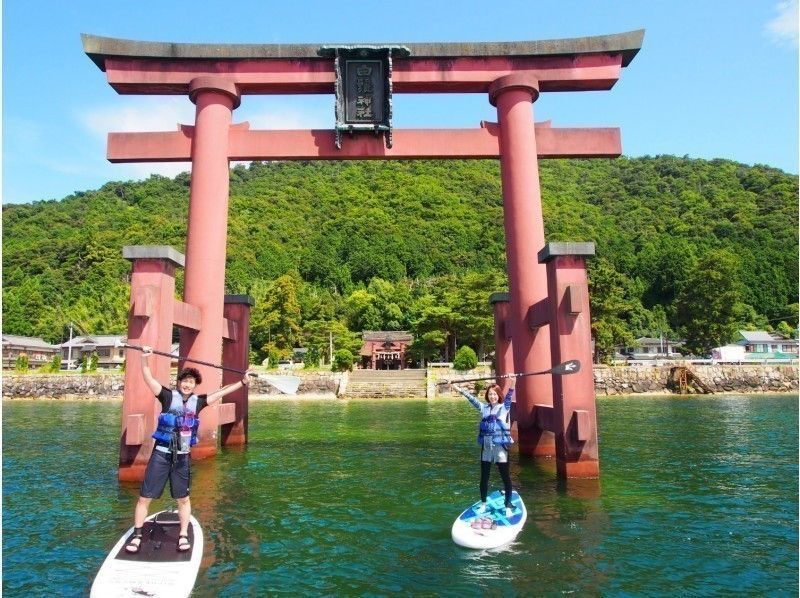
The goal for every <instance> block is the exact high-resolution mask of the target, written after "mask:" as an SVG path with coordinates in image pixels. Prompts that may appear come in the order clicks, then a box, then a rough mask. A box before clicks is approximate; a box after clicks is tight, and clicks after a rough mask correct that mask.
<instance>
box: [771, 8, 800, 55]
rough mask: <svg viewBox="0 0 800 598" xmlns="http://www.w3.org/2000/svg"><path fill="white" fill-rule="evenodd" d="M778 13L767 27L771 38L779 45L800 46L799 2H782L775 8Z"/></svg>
mask: <svg viewBox="0 0 800 598" xmlns="http://www.w3.org/2000/svg"><path fill="white" fill-rule="evenodd" d="M775 11H776V12H777V13H778V16H776V17H775V18H774V19H772V20H771V21H769V22H768V23H767V25H766V29H767V33H768V34H769V36H770V37H771V38H772V39H773V40H774V41H775V42H777V43H779V44H790V45H792V46H794V47H797V46H798V19H800V16H799V15H798V0H781V1H780V2H778V5H777V6H776V7H775Z"/></svg>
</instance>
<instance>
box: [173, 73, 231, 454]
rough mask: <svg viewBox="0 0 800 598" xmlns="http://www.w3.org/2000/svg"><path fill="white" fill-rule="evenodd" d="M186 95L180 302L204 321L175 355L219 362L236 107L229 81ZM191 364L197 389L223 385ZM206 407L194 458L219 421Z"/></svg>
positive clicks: (207, 445)
mask: <svg viewBox="0 0 800 598" xmlns="http://www.w3.org/2000/svg"><path fill="white" fill-rule="evenodd" d="M189 97H190V98H191V100H192V101H193V102H194V103H195V105H196V111H195V125H194V137H193V140H192V179H191V186H190V190H189V222H188V230H187V236H186V274H185V276H186V277H185V281H184V292H183V296H184V302H185V303H188V304H190V305H193V306H195V307H197V308H198V309H199V310H200V314H201V318H202V322H203V325H202V327H200V329H199V330H188V329H184V330H181V337H180V354H181V355H185V356H186V357H190V358H192V359H198V360H201V361H207V362H209V363H219V362H220V358H221V355H220V347H221V346H222V337H223V326H224V319H223V310H224V299H225V255H226V247H225V245H226V242H227V237H228V191H229V176H230V174H229V165H228V154H229V150H228V133H229V130H230V126H231V119H232V112H233V109H234V108H236V107H238V106H239V93H238V91H237V89H236V85H235V84H234V83H233V82H231V81H230V79H224V78H221V77H211V76H204V77H197V78H195V79H193V80H192V81H191V83H190V85H189ZM180 365H181V367H183V364H180ZM193 367H197V368H198V369H199V370H200V373H201V375H202V376H203V383H202V384H201V385H200V387H199V388H198V392H207V391H208V390H212V391H213V390H216V389H217V388H219V387H220V386H221V385H222V375H221V373H220V371H219V370H217V369H213V368H210V367H207V366H195V365H193ZM209 411H210V412H209V414H208V415H206V417H205V418H201V423H200V429H199V430H198V434H197V445H195V447H194V448H193V449H192V455H193V456H194V457H196V458H198V459H202V458H204V457H208V456H211V455H214V454H216V452H217V438H216V436H217V429H218V427H219V425H220V420H219V415H218V411H216V410H213V411H211V410H209Z"/></svg>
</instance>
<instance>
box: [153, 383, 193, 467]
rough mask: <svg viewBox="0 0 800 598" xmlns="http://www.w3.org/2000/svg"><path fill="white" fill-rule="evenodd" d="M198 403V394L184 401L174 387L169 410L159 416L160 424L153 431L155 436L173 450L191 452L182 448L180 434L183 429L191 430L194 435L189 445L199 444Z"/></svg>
mask: <svg viewBox="0 0 800 598" xmlns="http://www.w3.org/2000/svg"><path fill="white" fill-rule="evenodd" d="M197 403H198V398H197V395H194V394H193V395H191V396H190V397H189V399H188V400H187V401H186V403H184V402H183V397H182V396H181V393H179V392H178V391H177V390H175V389H173V390H172V403H170V406H169V411H167V412H166V413H161V414H160V415H159V416H158V426H157V427H156V431H155V432H153V438H155V439H156V441H158V442H159V443H161V444H162V445H167V446H168V447H169V449H170V451H172V452H175V453H187V452H189V451H182V450H180V448H179V447H180V443H179V442H178V436H179V435H180V433H181V430H184V431H190V432H191V435H192V436H191V441H190V443H189V446H194V445H195V444H197V429H198V428H199V427H200V420H199V419H197Z"/></svg>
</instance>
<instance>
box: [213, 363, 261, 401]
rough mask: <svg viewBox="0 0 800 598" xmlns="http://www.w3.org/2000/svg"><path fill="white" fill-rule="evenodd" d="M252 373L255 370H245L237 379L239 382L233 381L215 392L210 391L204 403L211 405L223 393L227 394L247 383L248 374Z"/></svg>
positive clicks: (248, 380) (248, 381)
mask: <svg viewBox="0 0 800 598" xmlns="http://www.w3.org/2000/svg"><path fill="white" fill-rule="evenodd" d="M254 374H255V372H253V371H252V370H247V371H246V372H245V374H244V377H243V378H242V379H241V380H239V382H234V383H233V384H228V385H227V386H223V387H222V388H220V389H219V390H217V391H216V392H212V393H211V394H210V395H208V396H207V397H206V403H208V404H209V405H213V404H214V403H216V402H217V401H219V400H220V399H221V398H222V397H224V396H225V395H229V394H231V393H232V392H234V391H236V390H239V389H240V388H243V387H245V386H247V385H249V384H250V376H251V375H254Z"/></svg>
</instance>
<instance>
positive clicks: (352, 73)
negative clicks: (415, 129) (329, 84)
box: [318, 46, 411, 149]
mask: <svg viewBox="0 0 800 598" xmlns="http://www.w3.org/2000/svg"><path fill="white" fill-rule="evenodd" d="M318 53H319V55H320V56H333V57H334V69H335V71H336V84H335V90H336V129H335V130H336V147H337V148H339V149H341V148H342V132H343V131H344V132H347V133H350V135H351V136H353V135H355V134H356V133H363V132H369V133H372V134H373V135H376V136H377V135H380V134H383V136H384V140H385V143H386V147H387V148H391V147H392V58H393V57H394V56H402V57H405V56H409V55H410V54H411V52H410V51H409V49H408V48H406V47H405V46H322V47H321V48H320V49H319V50H318Z"/></svg>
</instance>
